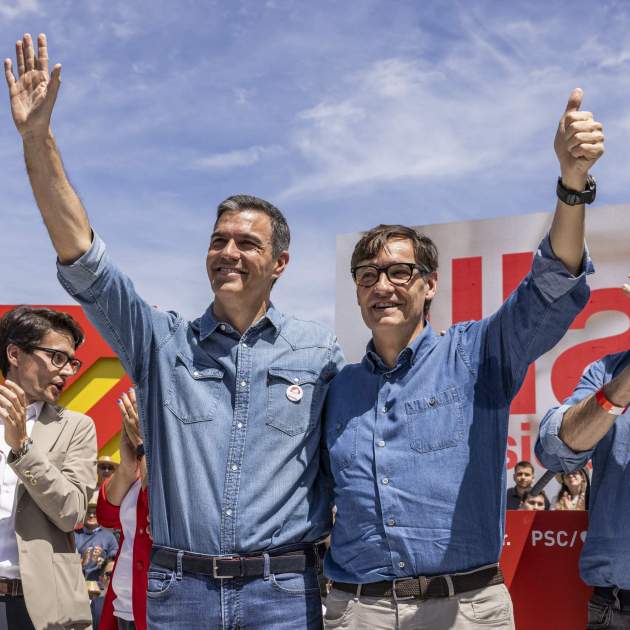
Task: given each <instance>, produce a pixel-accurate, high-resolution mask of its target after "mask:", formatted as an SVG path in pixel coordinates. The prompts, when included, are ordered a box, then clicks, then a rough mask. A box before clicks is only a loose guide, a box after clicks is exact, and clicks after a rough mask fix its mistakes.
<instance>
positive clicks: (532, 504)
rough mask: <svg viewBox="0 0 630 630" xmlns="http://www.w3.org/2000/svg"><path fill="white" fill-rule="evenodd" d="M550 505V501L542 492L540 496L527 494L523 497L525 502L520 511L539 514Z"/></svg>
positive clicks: (522, 503)
mask: <svg viewBox="0 0 630 630" xmlns="http://www.w3.org/2000/svg"><path fill="white" fill-rule="evenodd" d="M548 505H549V499H548V498H547V495H546V494H545V492H544V491H541V492H540V494H529V493H527V494H526V495H525V496H524V497H523V501H522V502H521V505H520V509H521V510H530V511H532V512H539V511H541V512H542V511H543V510H546V509H547V506H548Z"/></svg>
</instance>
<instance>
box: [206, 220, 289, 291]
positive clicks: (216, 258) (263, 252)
mask: <svg viewBox="0 0 630 630" xmlns="http://www.w3.org/2000/svg"><path fill="white" fill-rule="evenodd" d="M271 236H272V234H271V219H270V218H269V217H268V216H267V215H266V214H265V213H264V212H258V211H255V210H244V211H242V212H225V213H224V214H222V215H221V218H220V219H219V221H218V223H217V225H216V226H215V228H214V232H213V233H212V238H211V239H210V247H209V249H208V255H207V257H206V270H207V272H208V278H209V279H210V284H211V286H212V290H213V291H214V294H215V296H216V297H217V298H219V299H221V298H226V299H227V298H230V297H232V298H234V297H237V298H238V297H243V298H247V297H248V296H250V297H251V296H252V295H261V294H263V295H264V294H265V293H268V292H269V291H270V290H271V285H272V282H273V280H274V279H276V278H278V277H279V276H280V275H281V274H282V272H283V270H284V267H285V266H286V264H287V262H288V260H289V254H288V252H283V253H282V254H280V256H279V257H278V258H277V259H274V258H273V256H272V243H271Z"/></svg>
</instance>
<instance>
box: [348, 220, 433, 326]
mask: <svg viewBox="0 0 630 630" xmlns="http://www.w3.org/2000/svg"><path fill="white" fill-rule="evenodd" d="M403 239H408V240H410V241H411V244H412V245H413V252H414V258H415V259H416V264H418V265H420V266H421V267H422V268H423V269H424V270H425V271H424V272H423V274H422V275H423V276H424V277H426V276H428V275H429V274H431V273H433V272H435V271H437V269H438V250H437V247H436V246H435V243H434V242H433V241H432V240H431V239H430V238H429V237H428V236H427V235H426V234H423V233H422V232H419V231H418V230H416V229H414V228H410V227H407V226H406V225H385V224H381V225H377V226H376V227H373V228H372V229H371V230H369V231H367V232H365V233H364V234H363V236H362V237H361V238H360V240H359V242H358V243H357V244H356V245H355V246H354V251H353V252H352V258H351V261H350V266H351V267H353V268H354V267H356V266H357V265H358V263H360V262H361V261H362V260H368V259H370V258H374V257H375V256H378V254H379V252H380V251H381V250H382V249H384V248H385V246H386V245H387V242H388V241H391V240H403ZM429 308H431V300H426V301H425V303H424V315H425V317H426V315H427V314H428V312H429Z"/></svg>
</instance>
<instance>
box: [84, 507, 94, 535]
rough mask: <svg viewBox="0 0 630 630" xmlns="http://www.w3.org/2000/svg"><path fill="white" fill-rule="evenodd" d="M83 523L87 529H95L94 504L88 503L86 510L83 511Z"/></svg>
mask: <svg viewBox="0 0 630 630" xmlns="http://www.w3.org/2000/svg"><path fill="white" fill-rule="evenodd" d="M83 524H84V525H85V527H86V528H87V529H96V528H97V527H98V521H97V520H96V506H95V505H88V509H87V512H86V513H85V521H83Z"/></svg>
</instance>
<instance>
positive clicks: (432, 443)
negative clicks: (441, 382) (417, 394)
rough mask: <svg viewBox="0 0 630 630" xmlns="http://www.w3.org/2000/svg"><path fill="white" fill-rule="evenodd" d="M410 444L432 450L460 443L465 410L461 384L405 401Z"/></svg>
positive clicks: (426, 450)
mask: <svg viewBox="0 0 630 630" xmlns="http://www.w3.org/2000/svg"><path fill="white" fill-rule="evenodd" d="M405 415H406V416H407V428H408V431H409V443H410V445H411V448H412V449H413V450H414V451H417V452H418V453H430V452H432V451H440V450H443V449H447V448H453V447H455V446H457V445H458V444H459V443H460V442H461V441H462V440H463V439H464V413H463V409H462V400H461V393H460V390H459V388H458V387H449V388H448V389H445V390H442V391H440V392H437V393H436V394H431V395H428V396H425V397H423V398H417V399H415V400H408V401H406V402H405Z"/></svg>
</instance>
